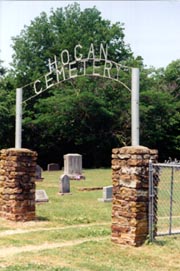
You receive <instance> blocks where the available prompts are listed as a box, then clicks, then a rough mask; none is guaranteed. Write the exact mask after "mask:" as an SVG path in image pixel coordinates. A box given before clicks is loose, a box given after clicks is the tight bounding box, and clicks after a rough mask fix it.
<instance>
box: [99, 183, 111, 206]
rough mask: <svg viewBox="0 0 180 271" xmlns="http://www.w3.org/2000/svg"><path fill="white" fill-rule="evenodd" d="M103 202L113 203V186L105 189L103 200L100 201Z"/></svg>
mask: <svg viewBox="0 0 180 271" xmlns="http://www.w3.org/2000/svg"><path fill="white" fill-rule="evenodd" d="M98 201H101V202H111V201H112V185H109V186H105V187H103V198H100V199H98Z"/></svg>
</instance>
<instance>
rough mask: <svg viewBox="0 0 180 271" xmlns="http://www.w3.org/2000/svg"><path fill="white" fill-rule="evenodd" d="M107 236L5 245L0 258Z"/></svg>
mask: <svg viewBox="0 0 180 271" xmlns="http://www.w3.org/2000/svg"><path fill="white" fill-rule="evenodd" d="M109 238H110V237H109V236H106V237H98V238H97V237H94V238H84V239H78V240H71V241H67V242H61V243H44V244H42V245H33V246H32V245H29V246H22V247H7V248H1V249H0V258H4V257H10V256H14V255H16V254H18V253H22V252H31V251H33V252H34V251H41V250H46V249H54V248H61V247H69V246H75V245H79V244H82V243H85V242H89V241H98V242H99V241H102V240H107V239H109Z"/></svg>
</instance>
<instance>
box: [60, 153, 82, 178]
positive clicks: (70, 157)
mask: <svg viewBox="0 0 180 271" xmlns="http://www.w3.org/2000/svg"><path fill="white" fill-rule="evenodd" d="M64 174H66V175H68V176H69V178H70V179H73V180H80V179H85V177H84V176H83V175H82V155H80V154H77V153H69V154H66V155H64Z"/></svg>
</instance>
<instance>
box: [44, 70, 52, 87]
mask: <svg viewBox="0 0 180 271" xmlns="http://www.w3.org/2000/svg"><path fill="white" fill-rule="evenodd" d="M49 75H52V72H48V73H47V74H46V75H45V82H46V88H50V87H52V86H54V84H53V83H51V84H50V85H49V82H51V81H52V80H53V78H52V77H50V78H49V79H48V76H49Z"/></svg>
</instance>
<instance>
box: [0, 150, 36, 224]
mask: <svg viewBox="0 0 180 271" xmlns="http://www.w3.org/2000/svg"><path fill="white" fill-rule="evenodd" d="M36 159H37V153H36V152H33V151H30V150H28V149H15V148H11V149H3V150H1V151H0V215H1V217H4V218H6V219H8V220H13V221H29V220H34V219H35V170H36Z"/></svg>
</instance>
